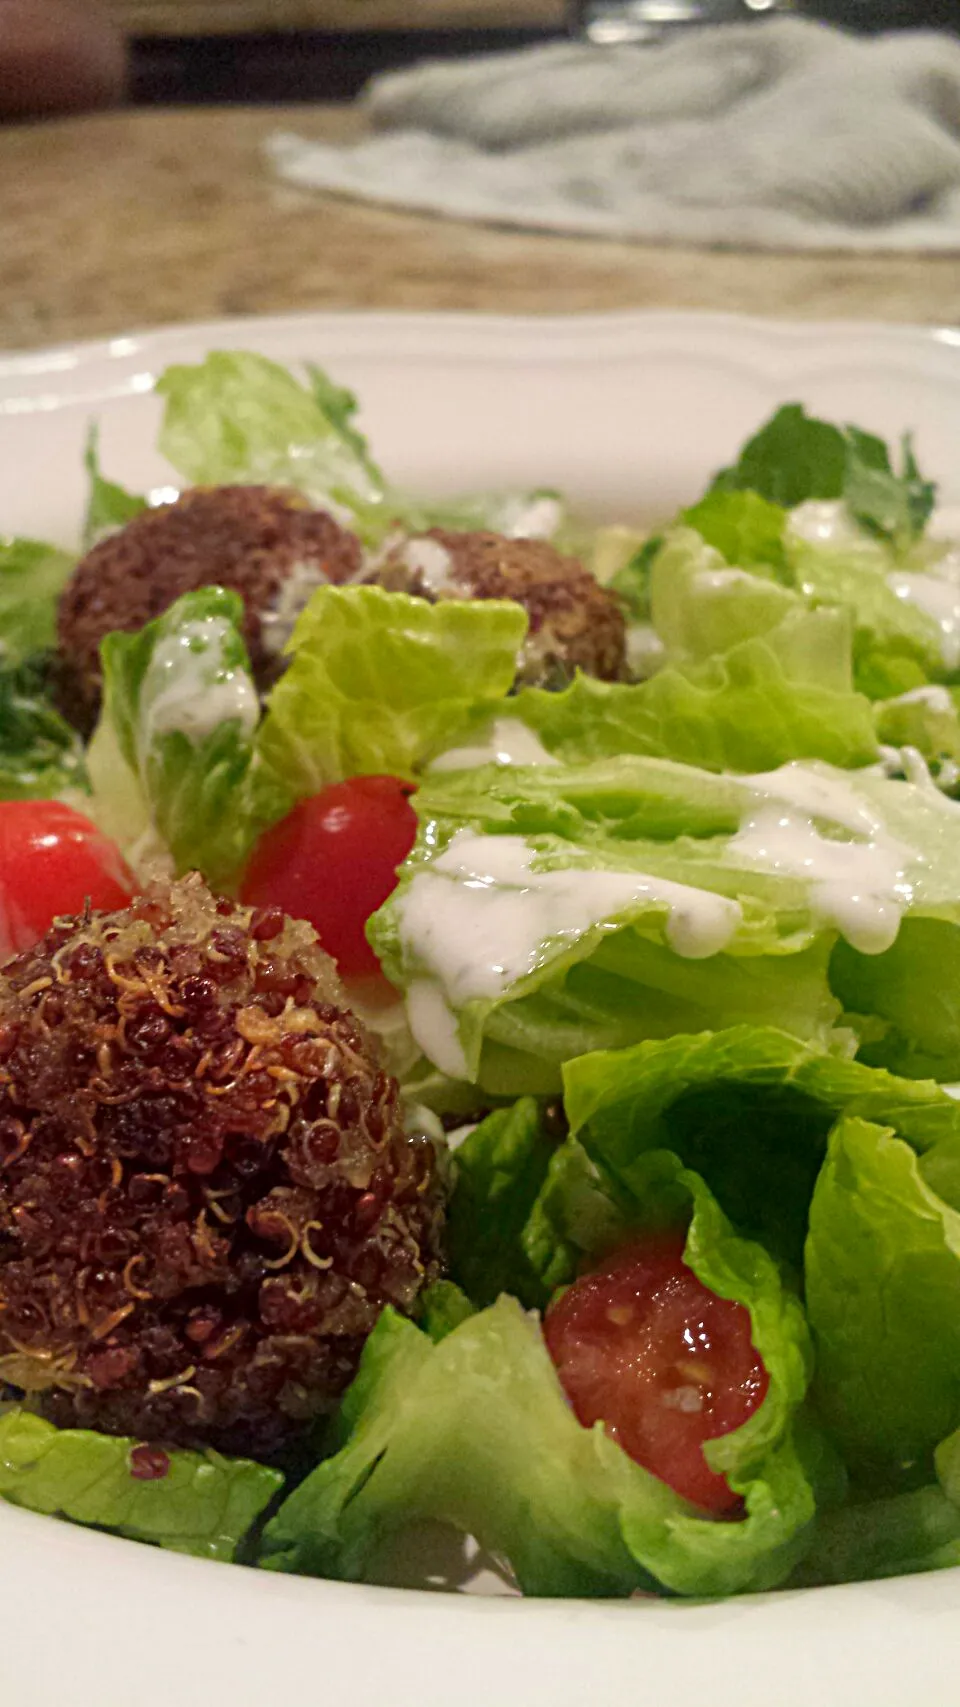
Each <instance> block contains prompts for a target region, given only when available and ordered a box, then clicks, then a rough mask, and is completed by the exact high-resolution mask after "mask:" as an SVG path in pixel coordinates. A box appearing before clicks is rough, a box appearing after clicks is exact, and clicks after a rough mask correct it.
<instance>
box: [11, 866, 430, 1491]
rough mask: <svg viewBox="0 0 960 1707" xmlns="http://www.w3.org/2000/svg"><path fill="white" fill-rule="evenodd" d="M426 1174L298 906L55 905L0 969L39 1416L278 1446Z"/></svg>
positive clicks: (328, 1398)
mask: <svg viewBox="0 0 960 1707" xmlns="http://www.w3.org/2000/svg"><path fill="white" fill-rule="evenodd" d="M443 1208H444V1204H443V1192H442V1187H441V1182H440V1178H439V1174H438V1167H437V1156H436V1153H435V1151H434V1148H433V1145H432V1144H431V1143H430V1141H429V1140H428V1139H426V1138H418V1137H415V1136H411V1135H409V1134H408V1133H407V1132H406V1131H405V1130H404V1125H403V1120H402V1116H401V1109H400V1102H399V1092H398V1088H397V1085H396V1082H395V1081H394V1080H393V1079H391V1078H389V1077H388V1076H387V1075H386V1074H385V1073H384V1072H382V1071H381V1070H380V1069H379V1067H378V1065H377V1062H376V1058H375V1054H374V1051H373V1048H372V1045H371V1041H370V1039H369V1038H368V1036H367V1035H366V1034H365V1032H364V1030H363V1028H362V1027H361V1025H360V1024H359V1022H358V1021H357V1019H356V1018H355V1017H354V1015H353V1014H351V1013H350V1012H349V1011H346V1010H345V1009H344V1007H343V1005H342V998H341V994H340V988H339V984H338V980H337V975H336V972H335V970H334V968H333V963H332V962H331V961H330V960H329V959H328V958H327V956H326V955H325V954H324V953H323V951H322V950H321V949H320V947H319V945H318V944H317V941H316V937H315V936H314V933H313V931H312V929H311V928H310V926H309V925H307V924H305V923H303V922H302V921H298V922H295V921H292V920H290V919H288V918H287V917H286V916H285V915H284V914H283V913H282V912H281V911H280V909H279V908H264V909H259V910H258V909H254V908H249V907H241V906H238V905H235V904H234V903H232V902H230V901H224V900H218V899H215V898H214V897H213V896H212V895H211V894H210V893H209V891H208V890H207V889H206V888H205V886H204V884H203V883H202V881H201V880H200V878H199V877H196V876H191V877H188V878H186V879H184V880H182V881H181V882H179V883H174V884H172V885H165V886H157V887H156V888H155V889H153V890H151V891H150V892H148V894H146V895H145V896H143V897H141V898H139V899H137V900H135V901H134V902H133V903H132V904H131V906H130V907H128V908H126V909H124V910H123V911H121V912H115V913H93V914H90V913H88V914H86V915H84V916H82V917H79V918H73V919H60V920H57V921H56V922H55V923H54V925H53V927H52V928H51V930H50V931H49V932H48V934H47V936H46V937H44V939H43V940H42V941H41V942H40V943H38V944H37V946H36V947H35V948H34V949H31V950H30V951H28V952H27V953H24V954H21V955H20V956H19V957H18V958H17V959H15V960H12V961H10V962H9V963H8V964H7V966H6V967H5V968H4V969H3V971H2V972H0V1379H3V1380H6V1381H8V1382H10V1383H12V1384H14V1385H16V1386H18V1387H22V1388H24V1389H26V1391H27V1392H28V1393H29V1394H31V1395H32V1396H33V1398H34V1400H35V1402H37V1403H38V1404H39V1406H40V1408H41V1409H42V1411H43V1414H44V1415H45V1416H47V1417H48V1418H49V1419H50V1420H51V1421H53V1422H55V1423H58V1424H60V1425H71V1426H80V1427H92V1428H98V1429H103V1430H105V1431H107V1432H109V1433H119V1434H133V1435H136V1436H139V1437H140V1438H146V1439H153V1440H162V1441H166V1442H172V1443H178V1444H184V1445H212V1446H215V1447H218V1448H219V1449H221V1450H223V1451H226V1452H243V1453H252V1454H254V1455H255V1456H257V1457H268V1458H269V1457H272V1456H275V1455H276V1453H277V1452H278V1451H280V1450H281V1449H282V1448H283V1447H284V1446H285V1445H287V1444H289V1443H290V1442H291V1441H292V1440H294V1439H295V1437H296V1436H297V1435H298V1433H301V1432H302V1431H303V1429H304V1427H305V1425H306V1424H308V1423H309V1422H310V1420H311V1419H312V1418H314V1417H316V1416H318V1415H321V1414H323V1413H324V1412H327V1411H329V1410H330V1409H331V1408H332V1406H333V1405H334V1403H335V1401H336V1400H337V1397H338V1395H339V1394H340V1393H341V1392H342V1391H343V1388H344V1387H345V1386H346V1385H347V1383H348V1382H349V1381H350V1379H351V1378H352V1376H353V1374H354V1372H355V1370H356V1367H357V1362H358V1359H359V1356H360V1351H361V1349H362V1346H363V1343H364V1340H365V1338H366V1336H367V1335H368V1334H369V1333H370V1330H371V1328H372V1327H373V1325H374V1323H375V1322H376V1320H377V1317H378V1315H379V1314H380V1311H381V1309H382V1308H383V1306H384V1305H385V1304H392V1305H394V1306H395V1307H396V1308H397V1309H398V1310H400V1311H405V1312H408V1311H409V1310H410V1309H411V1307H412V1306H413V1304H414V1302H415V1300H416V1298H417V1295H418V1293H419V1291H420V1289H421V1287H422V1286H423V1285H424V1284H426V1283H427V1282H429V1281H430V1280H432V1279H434V1278H435V1277H436V1276H437V1275H438V1274H439V1272H440V1267H441V1264H440V1254H439V1253H440V1234H441V1226H442V1220H443Z"/></svg>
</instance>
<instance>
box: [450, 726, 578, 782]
mask: <svg viewBox="0 0 960 1707" xmlns="http://www.w3.org/2000/svg"><path fill="white" fill-rule="evenodd" d="M559 762H560V761H559V759H555V758H554V756H553V754H552V753H548V752H547V749H546V747H545V746H544V745H543V742H542V741H541V740H540V737H539V736H538V735H536V734H534V731H533V730H532V729H528V728H527V725H526V724H525V723H521V721H520V719H519V717H495V718H493V720H492V722H491V723H490V725H489V727H488V729H487V730H486V731H485V732H484V734H483V735H482V737H481V738H480V739H478V740H477V741H476V742H474V743H473V744H472V745H470V746H467V747H451V748H450V749H449V751H448V752H446V753H441V754H440V757H439V758H437V759H434V761H433V763H432V764H431V765H430V766H429V769H430V770H431V771H467V770H476V769H477V767H478V766H479V765H556V764H559Z"/></svg>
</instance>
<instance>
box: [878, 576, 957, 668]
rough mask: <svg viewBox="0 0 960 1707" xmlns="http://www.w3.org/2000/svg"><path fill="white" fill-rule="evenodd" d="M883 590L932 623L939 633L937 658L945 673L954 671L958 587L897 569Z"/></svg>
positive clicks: (942, 580) (948, 582) (939, 577)
mask: <svg viewBox="0 0 960 1707" xmlns="http://www.w3.org/2000/svg"><path fill="white" fill-rule="evenodd" d="M887 586H888V587H889V588H890V591H891V592H892V593H896V595H897V598H898V599H903V601H904V603H905V604H909V605H915V606H916V608H917V610H920V611H923V613H924V615H925V616H929V617H931V618H932V619H933V621H934V622H935V623H936V625H937V628H938V629H939V631H940V656H941V658H942V659H943V662H944V664H945V665H946V667H947V669H948V670H955V669H956V668H957V667H958V665H960V585H958V584H957V583H956V582H954V581H948V580H944V579H942V578H941V576H939V575H920V574H915V573H913V572H912V571H909V570H906V569H898V570H895V571H894V573H893V574H892V575H888V576H887Z"/></svg>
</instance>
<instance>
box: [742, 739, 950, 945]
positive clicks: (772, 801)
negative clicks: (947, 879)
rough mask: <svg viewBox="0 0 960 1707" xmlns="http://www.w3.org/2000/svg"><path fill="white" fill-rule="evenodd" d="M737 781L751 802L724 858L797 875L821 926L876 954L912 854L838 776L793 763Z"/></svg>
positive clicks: (904, 893) (902, 898) (907, 895)
mask: <svg viewBox="0 0 960 1707" xmlns="http://www.w3.org/2000/svg"><path fill="white" fill-rule="evenodd" d="M918 756H919V755H918ZM743 781H744V782H745V783H746V784H747V786H748V787H749V789H750V792H751V796H752V799H751V802H750V805H749V808H748V811H747V814H746V816H745V818H744V821H743V823H742V825H741V828H740V830H739V832H738V834H737V835H736V836H734V837H733V839H732V841H731V842H730V843H729V846H728V850H727V852H728V857H731V858H733V859H734V860H743V861H745V862H746V863H747V864H749V865H751V866H753V867H754V868H756V869H760V870H763V871H769V872H771V873H775V874H778V875H781V876H784V877H799V878H803V879H804V880H805V881H806V882H808V883H809V884H810V893H811V901H812V905H813V909H814V911H815V912H816V913H817V914H818V915H819V917H820V918H821V919H822V920H823V922H824V923H825V924H829V925H832V926H833V927H834V928H835V929H836V930H838V931H839V932H840V934H841V936H843V937H845V938H846V940H847V942H849V943H850V944H851V946H852V947H853V948H856V949H859V950H860V952H861V953H862V954H882V953H883V951H884V950H885V949H887V948H889V947H890V946H891V944H892V943H893V942H894V941H895V939H896V935H897V932H898V930H899V928H900V920H901V918H902V916H903V912H904V910H905V908H906V907H907V906H909V904H910V901H911V899H912V895H913V887H912V884H911V883H910V881H909V877H908V873H909V871H910V868H911V866H914V865H916V864H917V863H918V855H917V853H916V851H915V850H914V849H913V848H910V847H908V846H907V845H906V844H905V843H904V842H901V841H898V840H897V839H896V838H895V837H893V836H891V835H889V833H888V832H887V830H886V827H885V825H884V823H883V820H882V819H881V817H880V816H879V814H878V813H877V812H876V811H875V810H874V808H873V807H872V806H871V805H870V804H869V803H868V802H867V801H866V800H864V799H863V797H862V796H860V795H858V794H857V792H856V790H855V789H854V788H852V787H851V785H850V783H849V782H846V781H843V780H841V778H840V777H839V776H825V775H822V774H821V773H820V772H818V771H813V770H808V769H807V768H806V767H805V766H803V765H801V764H798V763H793V764H789V765H783V766H781V768H780V769H779V770H776V771H769V772H767V773H765V774H763V775H758V776H752V777H744V778H743ZM819 826H823V828H820V827H819ZM824 830H827V831H828V832H829V833H827V834H825V833H824ZM838 830H845V831H846V832H847V837H846V838H840V837H838V835H837V831H838Z"/></svg>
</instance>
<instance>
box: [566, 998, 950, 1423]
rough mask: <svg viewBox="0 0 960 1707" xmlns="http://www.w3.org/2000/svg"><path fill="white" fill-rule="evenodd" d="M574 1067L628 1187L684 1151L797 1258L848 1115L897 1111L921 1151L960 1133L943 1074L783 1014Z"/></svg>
mask: <svg viewBox="0 0 960 1707" xmlns="http://www.w3.org/2000/svg"><path fill="white" fill-rule="evenodd" d="M563 1077H564V1086H565V1094H564V1101H565V1107H566V1110H567V1115H568V1118H569V1121H570V1128H571V1132H572V1133H573V1134H574V1136H575V1137H576V1138H577V1139H578V1140H579V1142H580V1144H581V1145H582V1146H583V1149H584V1150H585V1151H586V1153H587V1155H588V1156H589V1157H590V1159H591V1160H592V1161H593V1162H594V1164H595V1165H596V1166H598V1167H600V1168H601V1169H602V1170H603V1172H604V1174H605V1175H606V1176H607V1177H608V1178H609V1179H610V1180H612V1181H614V1182H616V1185H617V1187H618V1189H619V1191H620V1192H621V1193H622V1192H625V1191H632V1192H634V1193H636V1194H637V1195H639V1194H640V1193H641V1192H642V1191H643V1190H644V1189H646V1182H647V1179H648V1169H649V1166H650V1162H649V1157H650V1154H651V1152H655V1151H659V1150H663V1149H669V1150H672V1151H675V1152H676V1153H677V1154H678V1155H679V1156H680V1157H681V1159H682V1160H683V1162H684V1163H685V1164H686V1165H687V1166H688V1167H690V1168H693V1169H696V1171H697V1172H698V1173H700V1174H702V1176H703V1178H704V1179H705V1180H706V1182H707V1184H708V1186H709V1187H710V1190H711V1191H712V1192H713V1193H714V1194H715V1196H716V1198H717V1201H718V1202H719V1204H720V1206H721V1207H722V1209H723V1210H724V1212H725V1214H727V1215H728V1216H729V1217H730V1220H731V1221H732V1222H733V1224H734V1225H735V1226H736V1227H737V1229H738V1230H739V1231H741V1232H743V1233H745V1234H747V1235H749V1236H750V1237H753V1238H757V1239H760V1240H762V1241H763V1243H764V1245H765V1246H766V1247H767V1248H768V1249H770V1250H772V1251H774V1252H775V1253H776V1254H777V1255H778V1256H780V1257H781V1258H783V1259H784V1260H786V1261H788V1262H789V1263H790V1264H791V1266H792V1267H793V1268H795V1269H796V1270H799V1267H800V1263H801V1259H802V1255H803V1246H804V1239H805V1236H806V1233H807V1223H808V1215H809V1213H810V1203H811V1198H812V1196H813V1193H814V1190H815V1188H816V1186H817V1180H818V1178H819V1176H820V1170H821V1168H822V1166H823V1163H824V1157H825V1155H826V1151H827V1138H828V1134H829V1132H830V1130H831V1128H832V1127H833V1125H834V1123H835V1121H836V1120H837V1117H838V1116H840V1115H848V1116H850V1117H854V1116H856V1117H859V1118H860V1119H861V1120H872V1121H882V1122H884V1123H886V1124H887V1125H889V1126H890V1127H892V1128H893V1129H894V1130H895V1131H896V1132H897V1133H898V1134H899V1135H900V1137H901V1139H902V1140H904V1142H903V1143H902V1144H901V1149H903V1150H904V1151H905V1153H906V1154H908V1155H912V1154H913V1152H914V1151H918V1152H926V1151H929V1152H931V1154H932V1155H939V1154H940V1153H941V1151H940V1148H939V1147H940V1146H943V1147H945V1148H949V1147H951V1146H952V1145H954V1144H960V1106H958V1105H957V1104H956V1103H955V1102H954V1101H953V1099H952V1098H950V1097H949V1096H947V1095H946V1093H945V1092H944V1091H942V1090H941V1089H940V1087H939V1086H938V1085H934V1084H930V1083H926V1084H925V1083H917V1082H914V1081H909V1080H902V1079H896V1078H894V1077H893V1076H892V1075H890V1074H888V1073H885V1072H882V1071H878V1070H875V1069H871V1068H869V1067H866V1066H864V1065H863V1064H862V1063H861V1062H859V1061H849V1060H844V1059H842V1058H840V1057H837V1056H829V1055H824V1054H822V1053H821V1052H818V1051H817V1050H815V1049H812V1048H810V1047H808V1046H806V1045H805V1044H803V1043H801V1042H800V1041H799V1040H798V1039H797V1038H795V1037H790V1036H788V1035H786V1033H785V1032H782V1031H777V1030H774V1029H773V1028H771V1027H762V1026H756V1027H749V1026H736V1027H733V1028H731V1029H728V1030H724V1031H717V1032H714V1033H706V1034H704V1035H702V1036H699V1037H680V1036H674V1037H669V1038H667V1039H666V1040H665V1041H663V1042H651V1043H643V1044H640V1045H638V1046H637V1047H635V1048H632V1049H623V1050H617V1051H611V1052H603V1053H599V1054H594V1055H585V1056H582V1057H580V1058H579V1059H578V1060H574V1061H570V1062H569V1063H568V1064H567V1066H566V1068H565V1069H564V1075H563ZM908 1146H909V1148H908ZM568 1237H569V1238H570V1239H575V1238H576V1227H575V1226H571V1227H570V1228H568ZM552 1278H553V1280H554V1283H555V1284H556V1283H557V1282H558V1280H559V1279H561V1278H566V1279H569V1278H570V1276H569V1275H564V1276H558V1275H556V1274H555V1275H554V1276H553V1277H552ZM841 1307H842V1306H841ZM941 1432H942V1433H945V1432H946V1430H945V1429H944V1430H942V1431H941ZM937 1438H939V1436H938V1437H937Z"/></svg>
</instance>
